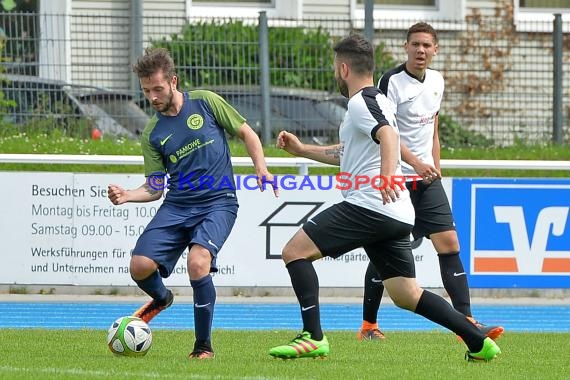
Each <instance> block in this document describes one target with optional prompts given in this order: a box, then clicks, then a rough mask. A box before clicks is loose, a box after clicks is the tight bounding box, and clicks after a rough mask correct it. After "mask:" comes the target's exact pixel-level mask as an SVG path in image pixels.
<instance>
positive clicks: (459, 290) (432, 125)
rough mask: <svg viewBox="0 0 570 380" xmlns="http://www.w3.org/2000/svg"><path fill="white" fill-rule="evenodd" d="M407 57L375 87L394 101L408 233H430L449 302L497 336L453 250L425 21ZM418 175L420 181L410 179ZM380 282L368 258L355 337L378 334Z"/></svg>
mask: <svg viewBox="0 0 570 380" xmlns="http://www.w3.org/2000/svg"><path fill="white" fill-rule="evenodd" d="M404 47H405V50H406V53H407V55H408V59H407V61H406V62H404V63H402V64H401V65H399V66H397V67H395V68H393V69H391V70H389V71H387V72H386V73H385V74H384V75H383V76H382V78H380V81H379V82H378V87H379V89H380V90H381V91H382V93H384V94H385V95H386V96H387V97H388V99H389V100H391V101H392V102H393V103H394V105H395V106H396V119H397V123H398V129H399V131H400V141H401V146H400V147H401V152H402V160H403V162H402V171H403V173H404V175H405V176H406V177H408V179H409V180H408V182H406V185H407V188H408V190H410V197H411V200H412V203H413V205H414V209H415V212H416V218H415V222H414V228H413V230H412V235H413V237H414V239H421V238H423V237H427V238H428V239H431V241H432V243H433V245H434V247H435V250H436V251H437V254H438V258H439V267H440V272H441V279H442V282H443V286H444V288H445V290H446V291H447V293H448V295H449V297H450V299H451V302H452V303H453V307H454V308H455V309H456V310H458V311H459V312H461V313H462V314H464V315H465V316H467V317H468V318H469V320H470V321H472V322H473V323H474V324H475V325H476V326H477V327H478V328H479V329H480V330H481V331H482V332H483V333H484V334H485V335H487V336H488V337H490V338H492V339H497V338H498V337H499V336H501V334H502V333H503V331H504V329H503V327H501V326H486V325H484V324H482V323H479V322H477V321H476V320H475V319H474V318H473V316H472V313H471V300H470V295H469V285H468V283H467V275H466V273H465V270H464V268H463V264H462V262H461V258H460V256H459V241H458V239H457V233H456V231H455V223H454V220H453V215H452V213H451V208H450V206H449V201H448V199H447V196H446V194H445V190H444V189H443V186H442V184H441V167H440V145H439V134H438V115H439V110H440V106H441V101H442V98H443V91H444V87H445V84H444V79H443V76H442V75H441V74H440V73H439V72H438V71H436V70H432V69H430V68H429V67H428V66H429V65H430V63H431V61H432V58H433V57H434V56H435V55H436V54H437V51H438V48H439V46H438V39H437V33H436V31H435V30H434V29H433V27H432V26H431V25H429V24H427V23H425V22H420V23H417V24H414V25H413V26H411V27H410V28H409V29H408V32H407V39H406V43H405V44H404ZM418 176H420V177H421V178H422V180H421V181H416V178H417V177H418ZM383 290H384V286H383V284H382V281H380V280H379V278H378V274H377V273H376V269H375V268H374V265H373V264H372V263H370V264H369V265H368V269H367V270H366V275H365V280H364V300H363V312H362V314H363V321H362V326H361V329H360V331H359V332H358V334H357V337H358V339H360V340H364V339H367V340H368V339H370V340H375V339H383V338H384V334H383V333H382V332H381V331H380V329H379V327H378V321H377V315H378V309H379V308H380V301H381V299H382V293H383Z"/></svg>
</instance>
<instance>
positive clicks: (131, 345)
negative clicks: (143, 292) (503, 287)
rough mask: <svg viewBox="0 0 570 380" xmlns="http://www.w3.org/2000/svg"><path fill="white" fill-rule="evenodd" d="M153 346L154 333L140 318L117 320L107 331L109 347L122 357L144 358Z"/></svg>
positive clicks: (130, 317) (129, 317) (131, 317)
mask: <svg viewBox="0 0 570 380" xmlns="http://www.w3.org/2000/svg"><path fill="white" fill-rule="evenodd" d="M151 345H152V331H151V330H150V327H148V325H147V324H146V322H145V321H143V320H142V319H140V318H137V317H133V316H128V317H121V318H119V319H117V320H116V321H115V322H113V324H112V325H111V327H110V328H109V330H108V331H107V346H109V349H110V350H111V352H112V353H114V354H116V355H121V356H144V355H146V353H147V352H148V350H149V349H150V346H151Z"/></svg>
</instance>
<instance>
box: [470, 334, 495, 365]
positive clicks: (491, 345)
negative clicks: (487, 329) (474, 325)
mask: <svg viewBox="0 0 570 380" xmlns="http://www.w3.org/2000/svg"><path fill="white" fill-rule="evenodd" d="M500 353H501V349H500V348H499V346H497V343H495V341H494V340H493V339H491V338H489V337H487V338H485V340H484V341H483V348H482V349H481V351H479V352H469V351H467V352H466V353H465V359H466V360H468V361H485V362H488V361H489V360H492V359H494V358H495V357H496V356H497V355H499V354H500Z"/></svg>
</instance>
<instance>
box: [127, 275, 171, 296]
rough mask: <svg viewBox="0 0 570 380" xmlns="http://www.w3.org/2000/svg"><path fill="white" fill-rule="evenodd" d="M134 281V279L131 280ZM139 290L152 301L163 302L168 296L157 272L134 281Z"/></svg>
mask: <svg viewBox="0 0 570 380" xmlns="http://www.w3.org/2000/svg"><path fill="white" fill-rule="evenodd" d="M133 280H134V279H133ZM134 281H135V282H136V283H137V285H138V286H139V288H141V290H142V291H144V292H145V293H146V294H148V295H149V296H151V297H152V298H153V299H155V300H157V301H162V300H165V299H166V297H167V296H168V289H166V286H164V283H163V282H162V277H160V274H159V273H158V271H156V272H154V273H153V274H151V275H150V276H148V277H147V278H145V279H144V280H134Z"/></svg>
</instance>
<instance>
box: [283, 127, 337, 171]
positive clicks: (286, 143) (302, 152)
mask: <svg viewBox="0 0 570 380" xmlns="http://www.w3.org/2000/svg"><path fill="white" fill-rule="evenodd" d="M276 146H277V148H279V149H283V150H285V151H286V152H287V153H289V154H292V155H293V156H297V157H305V158H309V159H311V160H315V161H319V162H323V163H325V164H330V165H340V144H336V145H328V146H321V145H311V144H303V143H302V142H301V140H299V138H298V137H297V136H295V135H294V134H292V133H289V132H287V131H281V132H279V136H277V143H276Z"/></svg>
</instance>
